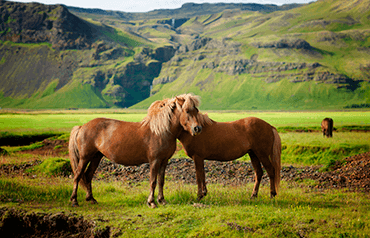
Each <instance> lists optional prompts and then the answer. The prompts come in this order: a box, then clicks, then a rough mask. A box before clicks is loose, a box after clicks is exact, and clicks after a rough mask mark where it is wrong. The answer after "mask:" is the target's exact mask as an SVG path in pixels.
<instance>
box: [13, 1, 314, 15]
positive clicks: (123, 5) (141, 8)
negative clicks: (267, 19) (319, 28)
mask: <svg viewBox="0 0 370 238" xmlns="http://www.w3.org/2000/svg"><path fill="white" fill-rule="evenodd" d="M315 1H316V0H36V1H32V0H16V1H13V2H39V3H43V4H64V5H67V6H72V7H82V8H99V9H103V10H114V11H123V12H149V11H152V10H156V9H174V8H180V7H181V6H182V5H183V4H184V3H188V2H192V3H219V2H223V3H259V4H276V5H279V6H280V5H282V4H290V3H309V2H315Z"/></svg>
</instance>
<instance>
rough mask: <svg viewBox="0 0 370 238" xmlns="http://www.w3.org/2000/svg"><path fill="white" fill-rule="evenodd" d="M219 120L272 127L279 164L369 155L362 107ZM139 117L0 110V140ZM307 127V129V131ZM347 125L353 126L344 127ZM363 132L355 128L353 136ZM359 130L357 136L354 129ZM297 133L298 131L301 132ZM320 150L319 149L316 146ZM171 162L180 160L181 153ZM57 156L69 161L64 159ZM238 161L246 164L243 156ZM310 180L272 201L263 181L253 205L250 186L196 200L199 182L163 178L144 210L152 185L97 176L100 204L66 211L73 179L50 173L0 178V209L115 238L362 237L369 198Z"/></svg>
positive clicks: (13, 154)
mask: <svg viewBox="0 0 370 238" xmlns="http://www.w3.org/2000/svg"><path fill="white" fill-rule="evenodd" d="M208 114H209V116H210V117H211V118H212V119H214V120H216V121H231V120H237V119H240V118H243V117H247V116H256V117H259V118H262V119H264V120H266V121H267V122H269V123H270V124H272V125H274V126H275V127H277V128H278V130H279V134H280V136H281V139H282V144H283V150H282V163H283V165H284V166H291V165H293V166H305V165H320V166H324V167H325V166H327V165H330V164H331V162H332V161H333V160H334V161H335V160H341V159H343V158H345V157H347V156H351V155H355V154H359V153H363V152H367V151H370V133H369V132H366V130H368V129H369V128H368V127H369V126H370V115H369V114H370V112H369V111H332V112H310V111H305V112H239V111H233V112H214V111H209V112H208ZM144 116H145V112H144V111H129V110H125V111H123V110H121V111H119V110H118V111H114V110H102V111H96V110H95V111H94V110H86V111H80V110H76V111H72V112H69V111H53V112H52V113H51V112H50V111H27V112H20V111H17V112H8V111H6V112H5V111H3V113H2V114H0V133H1V134H0V139H1V137H2V138H5V139H6V138H8V139H11V138H12V137H15V136H30V135H31V136H35V135H38V134H42V133H50V135H53V136H56V137H55V138H63V139H65V140H68V134H69V132H70V130H71V128H72V127H73V126H75V125H82V124H83V123H86V122H88V121H89V120H91V119H93V118H95V117H109V118H115V119H120V120H126V121H140V120H141V119H142V118H144ZM325 117H331V118H333V119H334V127H336V128H337V131H335V132H334V137H333V138H332V139H327V138H323V136H322V134H321V132H320V131H319V128H320V122H321V120H322V119H323V118H325ZM305 128H310V130H309V132H307V130H304V129H305ZM348 128H356V131H351V130H349V129H348ZM359 129H360V130H359ZM361 130H362V131H361ZM302 131H303V132H302ZM1 147H2V148H3V149H5V150H7V151H9V152H10V155H7V156H5V155H1V156H0V166H4V165H9V164H16V165H22V164H25V163H28V162H30V161H38V160H41V161H46V160H49V159H51V156H41V155H33V154H27V153H26V154H25V153H18V151H20V150H22V148H23V147H26V146H12V147H10V146H1ZM323 148H324V149H323ZM174 156H175V157H177V158H178V157H180V158H183V157H184V156H185V155H184V153H183V151H179V152H177V154H175V155H174ZM60 159H64V160H68V157H67V155H64V156H61V157H60ZM240 160H246V161H249V158H248V157H247V156H245V157H243V158H241V159H240ZM310 184H311V181H295V182H287V181H284V180H283V181H282V184H281V189H280V193H279V195H278V196H277V197H276V198H275V199H270V198H269V186H267V185H263V186H262V187H261V189H260V194H259V197H258V198H257V199H250V198H249V197H250V195H251V192H252V189H253V184H246V185H243V186H242V185H223V184H209V185H208V191H209V194H208V195H207V196H206V197H205V198H204V199H203V200H201V201H197V200H196V185H195V184H186V183H183V182H181V181H175V180H172V179H171V178H168V179H166V184H165V191H164V192H165V197H166V200H167V202H168V204H167V205H165V206H159V207H158V208H157V209H150V208H148V207H147V206H146V204H145V201H146V198H147V195H148V194H149V183H148V182H147V181H144V182H140V183H134V184H132V183H124V182H122V181H109V182H107V181H105V180H94V181H93V186H94V194H95V197H96V199H97V200H98V202H99V204H97V205H92V204H89V203H87V202H85V201H84V196H85V194H84V192H83V190H81V189H80V190H79V195H78V196H79V197H78V199H79V201H80V207H77V208H76V207H71V204H70V202H69V197H70V195H71V192H72V179H71V178H69V177H63V176H57V175H52V176H50V175H45V174H39V173H37V174H36V173H35V174H33V175H31V176H30V175H27V174H14V175H10V176H6V175H3V174H0V188H1V189H0V208H1V207H3V208H4V207H6V208H10V207H12V208H16V209H24V210H26V211H28V212H47V213H57V212H63V213H71V214H75V215H76V216H83V217H84V218H85V219H89V220H93V221H95V223H96V229H110V234H111V236H112V237H153V236H155V237H216V236H217V237H369V234H370V220H369V217H370V203H369V198H370V196H369V194H367V193H363V192H353V191H349V190H346V189H328V190H323V189H317V188H315V187H312V186H310Z"/></svg>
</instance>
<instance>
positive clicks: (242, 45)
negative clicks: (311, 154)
mask: <svg viewBox="0 0 370 238" xmlns="http://www.w3.org/2000/svg"><path fill="white" fill-rule="evenodd" d="M369 23H370V1H355V0H348V1H345V3H344V2H343V1H336V0H324V1H318V2H315V3H311V4H308V5H305V6H302V7H300V8H295V9H292V10H289V11H282V12H273V13H269V14H266V13H259V12H243V13H238V12H236V13H235V12H230V11H229V12H228V11H225V12H222V13H220V14H214V15H207V16H203V17H195V18H192V19H190V20H189V21H188V22H186V23H185V24H183V25H182V26H181V31H182V32H192V33H193V34H195V33H197V34H199V36H200V37H201V38H202V39H207V38H208V39H212V40H208V41H207V42H206V43H202V42H201V41H199V40H198V41H197V42H196V43H194V42H193V43H191V44H188V46H189V47H188V48H189V49H191V48H192V47H193V46H194V45H197V44H198V47H195V48H194V47H193V50H188V51H186V50H185V51H182V52H181V53H180V54H178V55H177V56H176V57H177V58H176V59H173V60H171V61H170V62H168V63H166V64H165V65H164V67H163V68H162V71H161V74H160V75H159V76H158V78H157V79H155V80H154V81H153V84H154V86H153V90H152V94H154V95H153V96H152V97H151V98H149V99H147V100H144V101H143V102H140V103H139V104H137V105H135V106H134V107H135V108H146V107H147V106H148V105H150V103H151V102H152V101H153V100H155V99H161V98H163V97H168V96H172V95H176V94H179V93H184V92H193V93H195V94H198V95H200V96H201V97H202V109H248V110H250V109H257V110H299V109H341V108H348V107H357V106H359V105H362V106H365V107H368V106H369V103H370V84H369V78H370V77H369V76H370V74H369V72H370V71H369V69H370V63H369V62H370V61H369V60H370V54H369V53H370V38H369V36H370V24H369ZM217 41H218V43H217ZM237 44H239V45H237ZM168 79H170V80H168ZM163 82H164V83H163Z"/></svg>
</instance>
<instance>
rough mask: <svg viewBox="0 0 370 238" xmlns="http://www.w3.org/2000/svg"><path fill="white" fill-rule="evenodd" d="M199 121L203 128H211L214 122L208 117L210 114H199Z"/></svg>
mask: <svg viewBox="0 0 370 238" xmlns="http://www.w3.org/2000/svg"><path fill="white" fill-rule="evenodd" d="M197 120H198V122H199V124H200V125H201V126H210V125H212V123H213V122H214V121H213V120H212V119H211V118H209V117H208V114H207V113H205V114H203V113H200V112H199V113H198V117H197Z"/></svg>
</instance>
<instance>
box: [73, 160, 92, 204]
mask: <svg viewBox="0 0 370 238" xmlns="http://www.w3.org/2000/svg"><path fill="white" fill-rule="evenodd" d="M88 163H89V161H88V160H84V159H83V158H82V157H81V159H80V161H79V163H78V166H77V169H76V172H75V174H74V180H73V191H72V196H71V198H70V200H71V202H72V206H74V207H77V206H78V202H77V189H78V183H79V182H80V179H81V178H82V176H85V173H84V171H85V169H86V166H87V164H88Z"/></svg>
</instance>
